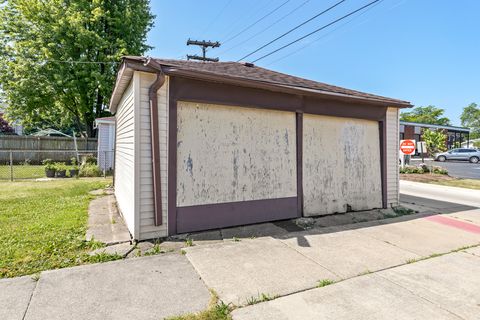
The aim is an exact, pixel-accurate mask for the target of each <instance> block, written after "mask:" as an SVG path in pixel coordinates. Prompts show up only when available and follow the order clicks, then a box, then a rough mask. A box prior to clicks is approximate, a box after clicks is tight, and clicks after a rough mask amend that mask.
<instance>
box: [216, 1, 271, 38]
mask: <svg viewBox="0 0 480 320" xmlns="http://www.w3.org/2000/svg"><path fill="white" fill-rule="evenodd" d="M273 2H274V0H270V1H268V2H267V3H266V4H265V5H262V1H259V0H258V1H255V5H253V6H251V7H248V9H250V10H248V11H247V10H245V12H243V11H242V14H239V15H237V19H235V20H233V21H231V22H230V23H229V28H228V29H225V31H226V32H223V36H222V37H221V40H220V42H221V43H223V41H224V40H225V39H227V38H228V37H230V35H232V34H233V33H235V32H236V31H235V30H236V29H237V26H239V23H240V25H241V23H242V22H244V21H245V17H251V16H252V17H253V16H254V15H255V13H258V12H263V11H264V10H265V9H266V8H268V7H270V4H272V3H273Z"/></svg>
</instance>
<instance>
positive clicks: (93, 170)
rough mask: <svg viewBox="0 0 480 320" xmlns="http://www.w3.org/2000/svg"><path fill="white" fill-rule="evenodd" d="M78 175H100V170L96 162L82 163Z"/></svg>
mask: <svg viewBox="0 0 480 320" xmlns="http://www.w3.org/2000/svg"><path fill="white" fill-rule="evenodd" d="M78 175H79V176H80V177H100V176H101V175H102V171H101V170H100V168H99V167H97V165H96V164H84V165H82V166H81V167H80V172H79V173H78Z"/></svg>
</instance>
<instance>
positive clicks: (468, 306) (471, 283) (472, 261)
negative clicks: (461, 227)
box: [233, 253, 480, 320]
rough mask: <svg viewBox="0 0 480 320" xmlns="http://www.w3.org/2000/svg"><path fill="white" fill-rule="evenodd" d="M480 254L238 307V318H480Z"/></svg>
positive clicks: (424, 263) (456, 255)
mask: <svg viewBox="0 0 480 320" xmlns="http://www.w3.org/2000/svg"><path fill="white" fill-rule="evenodd" d="M479 274H480V257H478V256H474V255H473V254H469V253H452V254H447V255H444V256H441V257H437V258H432V259H427V260H424V261H420V262H417V263H413V264H407V265H404V266H401V267H397V268H393V269H389V270H385V271H381V272H377V273H374V274H368V275H363V276H359V277H355V278H352V279H349V280H345V281H342V282H339V283H335V284H332V285H329V286H326V287H323V288H318V289H313V290H308V291H304V292H300V293H297V294H293V295H289V296H286V297H282V298H279V299H275V300H273V301H269V302H265V303H260V304H257V305H254V306H248V307H244V308H241V309H237V310H235V311H234V312H233V319H235V320H249V319H252V320H253V319H264V320H266V319H271V320H285V319H290V320H296V319H298V320H308V319H312V320H313V319H352V320H353V319H355V320H356V319H368V320H374V319H379V320H383V319H402V320H403V319H478V317H479V315H480V304H479V303H480V290H479V288H480V276H478V275H479Z"/></svg>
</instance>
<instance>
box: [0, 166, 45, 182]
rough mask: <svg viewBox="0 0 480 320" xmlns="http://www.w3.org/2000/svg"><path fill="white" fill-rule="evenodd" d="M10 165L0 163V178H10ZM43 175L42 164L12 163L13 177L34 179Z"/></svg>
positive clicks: (43, 168)
mask: <svg viewBox="0 0 480 320" xmlns="http://www.w3.org/2000/svg"><path fill="white" fill-rule="evenodd" d="M11 174H12V173H11V172H10V166H8V165H7V166H6V165H0V180H10V175H11ZM43 177H45V167H44V166H42V165H14V166H13V178H14V179H17V180H18V179H36V178H43Z"/></svg>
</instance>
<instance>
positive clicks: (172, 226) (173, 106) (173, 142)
mask: <svg viewBox="0 0 480 320" xmlns="http://www.w3.org/2000/svg"><path fill="white" fill-rule="evenodd" d="M174 87H175V82H174V81H170V83H169V101H168V223H167V225H168V235H174V234H177V100H176V99H175V98H174V97H173V96H172V90H173V88H174Z"/></svg>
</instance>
